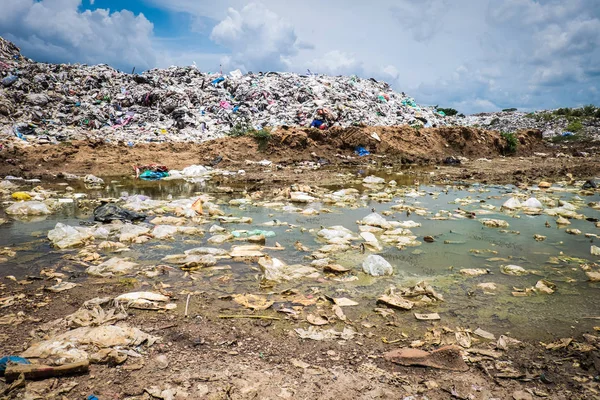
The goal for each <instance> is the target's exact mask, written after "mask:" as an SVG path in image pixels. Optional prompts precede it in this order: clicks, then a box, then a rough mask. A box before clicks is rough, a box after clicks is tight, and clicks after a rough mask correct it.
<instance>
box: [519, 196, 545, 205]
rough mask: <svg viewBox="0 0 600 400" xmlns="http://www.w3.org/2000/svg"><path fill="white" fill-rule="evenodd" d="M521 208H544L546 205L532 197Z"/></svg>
mask: <svg viewBox="0 0 600 400" xmlns="http://www.w3.org/2000/svg"><path fill="white" fill-rule="evenodd" d="M521 206H523V207H526V208H544V205H543V204H542V203H541V202H540V201H539V200H538V199H536V198H535V197H530V198H529V199H527V201H525V202H524V203H522V204H521Z"/></svg>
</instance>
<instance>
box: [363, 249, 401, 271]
mask: <svg viewBox="0 0 600 400" xmlns="http://www.w3.org/2000/svg"><path fill="white" fill-rule="evenodd" d="M362 268H363V271H364V272H365V274H369V275H372V276H384V275H393V274H394V268H393V267H392V265H391V264H390V263H389V262H387V261H386V260H385V259H384V258H383V257H381V256H379V255H376V254H371V255H369V256H368V257H367V258H366V259H365V261H363V264H362Z"/></svg>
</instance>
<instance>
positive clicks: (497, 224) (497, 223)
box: [480, 219, 509, 228]
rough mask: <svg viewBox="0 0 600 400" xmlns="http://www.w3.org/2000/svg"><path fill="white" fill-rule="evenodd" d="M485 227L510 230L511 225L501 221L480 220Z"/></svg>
mask: <svg viewBox="0 0 600 400" xmlns="http://www.w3.org/2000/svg"><path fill="white" fill-rule="evenodd" d="M480 221H481V223H482V224H483V225H484V226H487V227H488V228H508V227H509V224H508V222H506V221H503V220H501V219H482V220H480Z"/></svg>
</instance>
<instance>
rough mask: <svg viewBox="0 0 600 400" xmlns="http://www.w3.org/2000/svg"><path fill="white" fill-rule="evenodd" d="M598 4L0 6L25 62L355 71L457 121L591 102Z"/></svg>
mask: <svg viewBox="0 0 600 400" xmlns="http://www.w3.org/2000/svg"><path fill="white" fill-rule="evenodd" d="M599 1H600V0H568V1H565V0H421V1H415V0H372V1H362V0H361V1H359V0H303V1H295V0H260V1H241V0H220V1H214V0H211V1H208V0H0V5H1V6H2V7H1V8H2V13H0V36H2V37H4V38H5V39H8V40H10V41H12V42H14V43H15V44H16V45H17V46H19V47H20V48H21V52H22V54H24V55H25V56H27V57H29V58H32V59H34V60H36V61H43V62H57V63H76V62H79V63H87V64H102V63H103V64H109V65H112V66H113V67H115V68H118V69H121V70H123V71H126V72H131V70H132V69H133V67H135V68H136V71H138V72H140V71H143V70H145V69H149V68H156V67H168V66H171V65H180V66H187V65H192V64H194V65H196V66H197V67H198V68H199V69H200V70H201V71H207V72H208V71H210V72H215V71H219V70H220V69H222V70H223V72H229V71H231V70H234V69H238V68H239V69H241V70H242V71H243V72H248V71H253V72H258V71H290V72H298V73H306V72H307V70H310V71H311V72H313V73H323V74H332V75H347V74H356V75H358V76H361V77H364V78H369V77H373V78H375V79H378V80H385V81H387V82H388V83H390V85H391V86H392V87H393V88H394V89H395V90H397V91H404V92H406V93H407V94H408V95H410V96H412V97H414V98H415V100H416V101H417V102H418V103H420V104H427V105H439V106H440V107H452V108H456V109H457V110H459V111H460V112H463V113H466V114H470V113H476V112H485V111H497V110H500V109H503V108H511V107H516V108H518V109H520V110H525V111H531V110H535V109H550V108H558V107H576V106H582V105H585V104H596V105H598V106H600V5H599Z"/></svg>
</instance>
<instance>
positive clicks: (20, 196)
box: [10, 192, 31, 201]
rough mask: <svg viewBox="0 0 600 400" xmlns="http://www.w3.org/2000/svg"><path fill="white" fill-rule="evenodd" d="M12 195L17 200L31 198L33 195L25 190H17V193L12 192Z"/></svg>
mask: <svg viewBox="0 0 600 400" xmlns="http://www.w3.org/2000/svg"><path fill="white" fill-rule="evenodd" d="M10 197H12V198H13V199H15V200H17V201H28V200H31V196H30V195H29V194H28V193H25V192H15V193H13V194H11V195H10Z"/></svg>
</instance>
